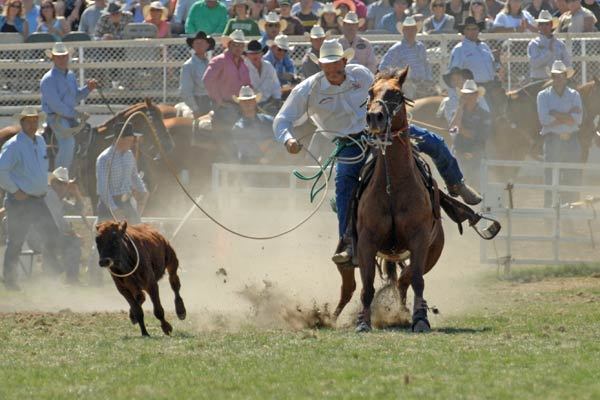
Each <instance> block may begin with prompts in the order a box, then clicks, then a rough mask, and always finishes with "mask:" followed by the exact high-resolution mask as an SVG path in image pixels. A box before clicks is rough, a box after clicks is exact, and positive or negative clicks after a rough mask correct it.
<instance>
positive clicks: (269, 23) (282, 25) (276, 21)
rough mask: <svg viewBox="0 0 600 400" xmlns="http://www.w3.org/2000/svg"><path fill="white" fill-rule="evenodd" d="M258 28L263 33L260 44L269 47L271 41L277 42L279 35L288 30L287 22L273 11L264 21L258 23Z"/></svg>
mask: <svg viewBox="0 0 600 400" xmlns="http://www.w3.org/2000/svg"><path fill="white" fill-rule="evenodd" d="M258 28H259V29H260V31H261V32H262V33H263V34H262V37H261V38H260V44H261V45H262V46H263V47H264V46H267V45H268V44H267V43H268V42H269V41H273V40H275V38H276V37H277V35H279V34H280V33H282V32H283V31H284V30H285V29H286V28H287V21H286V20H285V19H281V17H280V16H279V14H277V13H276V12H273V11H271V12H270V13H268V14H267V15H266V16H265V17H264V18H263V19H261V20H260V21H258Z"/></svg>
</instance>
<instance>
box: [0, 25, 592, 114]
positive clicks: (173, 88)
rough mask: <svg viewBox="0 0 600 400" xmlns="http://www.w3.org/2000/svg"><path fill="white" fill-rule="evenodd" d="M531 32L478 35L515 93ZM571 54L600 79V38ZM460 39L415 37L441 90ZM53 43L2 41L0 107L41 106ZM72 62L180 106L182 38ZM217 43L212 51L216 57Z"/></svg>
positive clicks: (100, 46)
mask: <svg viewBox="0 0 600 400" xmlns="http://www.w3.org/2000/svg"><path fill="white" fill-rule="evenodd" d="M533 37H535V35H533V34H521V35H520V36H519V37H518V38H515V37H514V34H482V35H481V38H482V39H483V40H485V41H486V42H487V43H488V44H489V45H490V47H491V48H492V49H495V50H497V51H499V52H500V59H501V60H502V62H503V70H504V72H505V86H506V88H507V89H513V88H515V87H516V86H518V85H519V83H520V82H522V81H523V80H525V79H526V78H527V77H528V74H529V63H528V61H527V43H528V42H529V40H531V39H532V38H533ZM559 37H560V38H562V39H563V40H565V43H566V45H567V48H568V49H569V50H570V51H571V53H572V55H573V62H574V67H575V70H576V76H575V79H576V80H577V82H581V83H583V82H586V81H588V80H590V79H592V77H593V76H600V34H598V33H595V34H577V35H571V34H561V35H559ZM367 38H368V39H369V40H370V41H371V43H372V44H373V47H374V50H375V53H376V56H377V58H378V59H379V60H380V59H381V57H382V56H383V55H384V54H385V52H386V51H387V50H388V49H389V48H390V47H391V46H392V45H393V44H394V43H396V41H398V40H399V39H400V36H399V35H371V36H367ZM461 38H462V37H461V36H460V35H454V34H451V35H420V36H419V40H421V41H423V43H424V44H425V46H426V47H427V49H428V50H427V54H428V60H429V62H430V64H431V66H432V71H433V76H434V79H435V80H436V82H438V83H439V87H440V88H444V85H443V82H442V78H441V77H442V74H443V73H444V72H445V71H446V69H447V65H448V61H449V58H450V52H451V51H452V48H453V47H454V46H455V45H456V44H457V43H458V42H459V41H460V40H461ZM291 42H292V44H293V45H294V46H295V49H294V51H293V52H291V53H290V56H291V58H292V59H293V61H294V62H295V64H296V65H298V66H299V65H300V64H301V62H302V58H303V57H304V55H305V54H306V52H307V51H308V50H309V48H310V44H309V42H307V41H306V39H305V38H303V37H300V36H296V37H292V38H291ZM51 46H52V43H32V44H5V45H1V46H0V110H2V109H3V110H5V111H6V113H8V112H12V111H14V110H13V109H11V107H15V106H22V105H24V104H36V103H39V80H40V78H41V77H42V76H43V74H44V73H45V72H46V71H47V70H48V69H49V68H50V67H51V63H50V62H49V60H48V59H47V58H46V57H45V55H44V50H46V49H49V48H51ZM69 46H70V47H72V48H73V49H74V59H73V61H72V63H71V68H72V69H73V70H74V71H76V73H77V75H78V78H79V81H80V83H81V84H83V82H85V81H86V80H87V79H89V78H96V79H98V80H99V81H100V82H101V83H102V85H103V87H104V88H105V95H106V96H107V98H108V99H109V101H111V102H112V103H115V104H129V103H132V102H134V101H139V100H140V99H142V98H144V97H150V98H152V99H154V100H155V101H161V102H171V103H172V102H176V101H179V95H178V87H179V70H180V68H181V66H182V65H183V63H184V62H185V60H186V59H187V58H189V56H190V50H189V48H188V47H187V45H186V44H185V41H184V39H183V38H173V39H137V40H121V41H91V42H90V41H87V42H72V43H69ZM221 51H222V48H221V47H220V46H218V47H217V48H216V49H215V51H214V54H219V53H220V52H221ZM99 101H100V98H99V95H98V93H92V94H91V95H90V96H89V98H88V99H87V100H86V102H85V103H86V104H87V105H89V104H97V103H99Z"/></svg>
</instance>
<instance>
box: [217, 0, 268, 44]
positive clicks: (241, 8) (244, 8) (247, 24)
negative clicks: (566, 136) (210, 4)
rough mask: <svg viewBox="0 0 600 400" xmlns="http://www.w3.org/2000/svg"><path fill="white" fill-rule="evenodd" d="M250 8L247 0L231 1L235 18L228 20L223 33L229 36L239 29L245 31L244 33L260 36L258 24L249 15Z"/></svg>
mask: <svg viewBox="0 0 600 400" xmlns="http://www.w3.org/2000/svg"><path fill="white" fill-rule="evenodd" d="M249 9H250V7H249V6H248V2H247V0H233V2H232V3H231V11H232V13H233V18H231V19H230V20H229V21H227V25H225V30H224V31H223V35H225V36H227V35H229V34H230V33H231V32H233V31H235V30H236V29H239V30H241V31H243V32H244V35H247V36H260V31H259V30H258V24H257V23H256V21H254V20H253V19H252V18H250V16H249V15H248V11H249Z"/></svg>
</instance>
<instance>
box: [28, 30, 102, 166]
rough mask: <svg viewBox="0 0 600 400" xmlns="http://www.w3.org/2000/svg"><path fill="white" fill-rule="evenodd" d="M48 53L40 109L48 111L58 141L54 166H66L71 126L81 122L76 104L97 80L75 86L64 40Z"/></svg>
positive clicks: (70, 159) (70, 156)
mask: <svg viewBox="0 0 600 400" xmlns="http://www.w3.org/2000/svg"><path fill="white" fill-rule="evenodd" d="M48 56H49V58H50V59H51V60H52V63H53V67H52V69H50V71H48V72H46V73H45V74H44V76H43V77H42V79H41V81H40V92H41V100H42V110H43V111H44V112H45V113H46V114H47V115H48V125H49V126H50V128H51V129H52V131H53V132H54V135H55V136H56V141H57V143H58V153H57V154H56V159H55V160H54V164H55V167H66V168H67V169H69V168H71V163H72V162H73V152H74V151H75V138H74V137H73V134H74V133H76V132H74V131H72V129H77V128H78V127H82V125H83V122H82V121H81V119H80V115H79V113H78V112H77V111H76V110H75V107H76V106H77V104H79V102H80V101H81V100H83V99H85V98H86V97H87V96H88V95H89V94H90V92H91V91H92V90H94V89H96V87H97V83H96V81H95V80H94V79H90V80H88V81H87V83H86V85H85V86H83V87H81V88H80V87H78V86H77V78H75V74H74V73H73V71H69V61H70V58H71V53H70V51H69V49H67V47H66V46H65V44H64V43H60V42H59V43H55V44H54V46H53V47H52V50H50V51H49V52H48Z"/></svg>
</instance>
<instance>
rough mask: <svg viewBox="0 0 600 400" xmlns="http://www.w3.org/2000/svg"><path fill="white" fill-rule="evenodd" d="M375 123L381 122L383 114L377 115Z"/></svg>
mask: <svg viewBox="0 0 600 400" xmlns="http://www.w3.org/2000/svg"><path fill="white" fill-rule="evenodd" d="M377 121H378V122H381V121H383V113H381V112H379V113H377Z"/></svg>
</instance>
